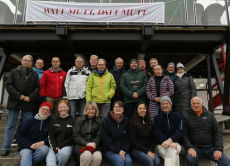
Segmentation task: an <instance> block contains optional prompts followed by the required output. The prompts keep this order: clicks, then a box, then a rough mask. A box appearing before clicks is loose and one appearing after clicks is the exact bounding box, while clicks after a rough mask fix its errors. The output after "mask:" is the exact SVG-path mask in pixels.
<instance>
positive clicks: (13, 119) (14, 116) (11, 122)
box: [2, 110, 33, 150]
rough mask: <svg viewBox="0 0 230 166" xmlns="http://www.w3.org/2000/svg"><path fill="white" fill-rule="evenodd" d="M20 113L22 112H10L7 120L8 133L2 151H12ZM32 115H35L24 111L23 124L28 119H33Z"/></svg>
mask: <svg viewBox="0 0 230 166" xmlns="http://www.w3.org/2000/svg"><path fill="white" fill-rule="evenodd" d="M19 112H20V110H9V111H8V119H7V124H6V131H5V137H4V141H3V146H2V150H10V147H11V142H12V138H13V135H14V131H15V127H16V123H17V121H18V116H19ZM32 115H33V111H27V110H22V112H21V118H22V121H23V123H24V122H25V121H26V120H27V119H28V118H31V117H32Z"/></svg>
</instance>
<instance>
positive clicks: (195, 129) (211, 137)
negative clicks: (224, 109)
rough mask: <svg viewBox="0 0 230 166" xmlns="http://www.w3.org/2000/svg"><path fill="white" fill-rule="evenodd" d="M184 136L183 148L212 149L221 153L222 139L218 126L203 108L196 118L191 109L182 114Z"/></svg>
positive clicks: (212, 116) (214, 119)
mask: <svg viewBox="0 0 230 166" xmlns="http://www.w3.org/2000/svg"><path fill="white" fill-rule="evenodd" d="M183 118H184V135H183V146H184V148H185V150H186V152H187V151H188V149H189V148H192V147H193V146H195V147H202V148H209V147H214V148H215V150H219V151H222V152H223V137H222V133H221V130H220V126H219V124H218V123H217V121H216V118H215V116H214V115H213V113H212V112H210V111H207V110H206V108H205V107H204V106H203V112H202V113H201V115H200V116H198V115H197V114H196V113H195V112H194V111H193V110H192V109H190V110H189V111H187V112H185V113H184V114H183Z"/></svg>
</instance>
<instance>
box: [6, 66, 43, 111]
mask: <svg viewBox="0 0 230 166" xmlns="http://www.w3.org/2000/svg"><path fill="white" fill-rule="evenodd" d="M29 70H30V74H29V75H28V76H27V79H26V76H25V73H24V72H23V71H22V65H21V66H18V67H17V68H16V69H12V70H11V72H10V75H9V77H8V79H7V81H6V90H7V92H8V93H9V97H8V102H7V109H8V110H16V109H19V110H31V111H33V110H34V109H35V103H34V101H35V99H36V98H37V97H38V95H39V90H40V86H39V78H38V74H37V73H36V72H35V71H34V70H33V68H32V67H31V68H30V69H29ZM21 95H24V96H28V97H29V98H30V102H28V103H27V102H25V101H23V100H20V96H21Z"/></svg>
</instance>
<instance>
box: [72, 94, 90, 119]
mask: <svg viewBox="0 0 230 166" xmlns="http://www.w3.org/2000/svg"><path fill="white" fill-rule="evenodd" d="M85 102H86V101H85V98H83V99H73V100H69V104H70V112H71V116H72V117H73V118H74V119H75V118H76V113H77V110H78V113H79V117H82V116H83V113H84V109H85Z"/></svg>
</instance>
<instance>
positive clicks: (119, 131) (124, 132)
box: [101, 113, 130, 154]
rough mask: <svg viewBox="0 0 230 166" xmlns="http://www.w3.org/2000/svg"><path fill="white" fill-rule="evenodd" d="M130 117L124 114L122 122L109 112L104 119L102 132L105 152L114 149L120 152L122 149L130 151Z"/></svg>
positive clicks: (115, 151) (113, 150)
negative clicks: (118, 121)
mask: <svg viewBox="0 0 230 166" xmlns="http://www.w3.org/2000/svg"><path fill="white" fill-rule="evenodd" d="M128 125H129V119H128V118H127V117H126V116H124V115H123V119H122V121H121V122H120V123H117V121H116V120H115V119H114V118H113V117H112V116H111V115H110V113H108V116H107V117H105V118H104V119H103V121H102V127H101V134H102V142H103V147H102V149H103V152H104V153H106V152H107V151H112V152H114V153H117V154H119V153H120V151H121V150H123V151H125V152H128V151H129V148H130V143H129V137H128Z"/></svg>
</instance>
